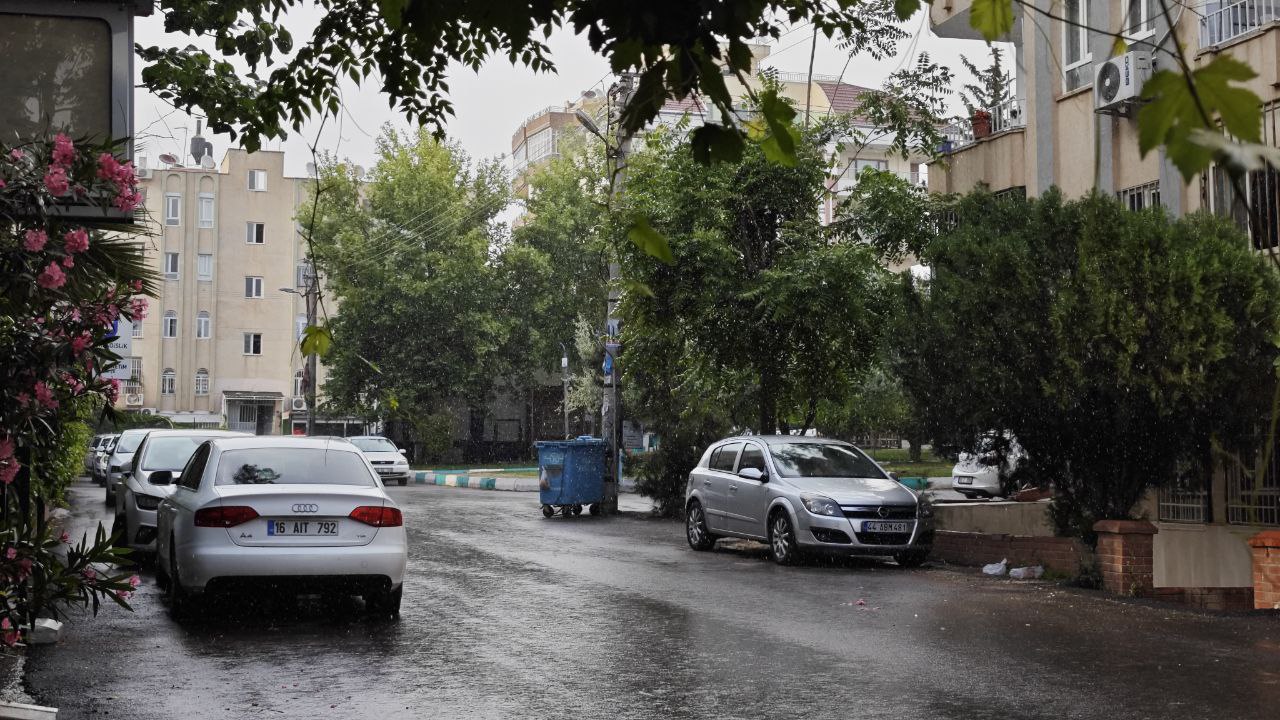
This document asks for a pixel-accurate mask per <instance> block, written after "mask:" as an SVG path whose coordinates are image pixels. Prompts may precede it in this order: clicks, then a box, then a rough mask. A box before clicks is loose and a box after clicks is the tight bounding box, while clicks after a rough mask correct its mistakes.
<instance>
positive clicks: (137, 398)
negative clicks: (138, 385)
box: [124, 393, 142, 405]
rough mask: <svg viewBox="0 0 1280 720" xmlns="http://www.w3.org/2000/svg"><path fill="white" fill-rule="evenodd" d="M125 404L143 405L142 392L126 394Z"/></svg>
mask: <svg viewBox="0 0 1280 720" xmlns="http://www.w3.org/2000/svg"><path fill="white" fill-rule="evenodd" d="M124 404H125V405H141V404H142V393H129V394H127V395H125V396H124Z"/></svg>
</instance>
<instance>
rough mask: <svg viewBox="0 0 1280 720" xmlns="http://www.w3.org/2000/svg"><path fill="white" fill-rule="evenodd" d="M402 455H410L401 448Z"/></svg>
mask: <svg viewBox="0 0 1280 720" xmlns="http://www.w3.org/2000/svg"><path fill="white" fill-rule="evenodd" d="M400 454H401V455H408V454H409V453H408V452H407V451H406V450H405V449H404V448H400Z"/></svg>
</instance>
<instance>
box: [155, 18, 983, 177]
mask: <svg viewBox="0 0 1280 720" xmlns="http://www.w3.org/2000/svg"><path fill="white" fill-rule="evenodd" d="M312 12H314V11H313V10H311V9H306V10H301V11H294V12H293V14H292V15H290V16H289V18H288V20H287V21H286V22H287V25H288V27H289V29H290V31H291V32H292V33H293V34H294V37H295V42H300V41H301V39H302V38H304V37H306V36H309V34H310V30H311V27H312V26H313V23H314V15H311V14H310V13H312ZM904 28H905V29H907V30H908V31H909V32H910V33H911V35H912V36H911V38H908V39H907V40H905V41H903V43H902V44H901V45H900V47H899V53H898V56H897V57H896V58H893V59H891V60H885V61H882V62H876V61H874V60H871V59H870V58H858V59H855V61H854V62H853V63H852V64H851V65H850V66H849V69H848V71H847V72H846V73H845V79H846V82H851V83H854V84H857V85H865V86H870V87H875V86H878V85H879V84H880V83H881V82H882V81H883V80H884V79H885V77H886V76H888V75H889V74H890V73H892V72H893V71H894V70H896V69H897V68H899V67H901V66H902V65H903V64H904V63H908V62H912V61H913V58H914V56H915V55H916V54H918V53H921V52H927V53H929V54H930V56H932V57H933V58H934V59H935V60H937V61H939V62H941V63H943V64H944V65H947V66H948V67H950V68H951V69H952V70H953V71H955V72H956V75H957V77H958V79H959V80H960V81H961V82H967V81H968V80H969V75H968V73H966V72H965V71H964V68H963V67H962V66H961V64H960V59H959V58H960V53H962V52H963V53H964V54H965V55H967V56H968V57H969V58H970V59H971V60H974V61H975V64H977V65H979V66H980V67H981V66H983V65H985V64H986V49H985V48H984V47H983V45H982V44H981V43H979V42H976V41H969V40H950V39H943V38H938V37H936V36H934V35H933V33H932V32H930V30H929V29H928V23H927V15H926V14H925V13H923V12H921V13H920V14H918V15H916V17H914V18H912V19H911V20H910V21H908V22H907V23H904ZM811 37H812V34H811V30H810V28H809V26H807V25H801V26H798V27H796V28H794V29H793V30H792V31H790V32H788V33H786V34H784V35H783V37H781V38H780V39H779V40H777V41H773V42H772V43H771V45H772V46H773V51H772V54H771V56H770V57H769V58H768V59H767V60H766V61H765V65H767V66H770V67H776V68H777V69H779V70H782V71H791V72H805V71H806V70H807V65H808V61H809V47H810V41H811ZM137 41H138V42H139V43H141V44H143V45H167V46H172V47H185V46H187V45H188V44H190V43H191V42H192V40H191V39H190V38H188V37H186V36H181V35H167V34H166V33H165V32H164V19H163V16H162V15H161V14H159V13H157V14H155V15H153V16H151V17H146V18H140V19H139V21H138V23H137ZM548 44H549V45H550V47H551V50H552V57H553V59H554V61H555V63H556V66H557V67H558V68H559V72H557V73H541V74H538V73H534V72H533V71H531V70H529V69H527V68H524V67H513V66H512V65H510V64H509V63H508V62H507V61H506V59H505V58H495V59H493V60H491V61H490V62H489V63H488V65H486V66H485V67H484V68H482V69H481V71H480V72H479V73H475V72H472V71H471V70H469V69H467V68H464V67H461V66H457V67H456V68H455V69H454V70H453V72H452V73H451V74H450V77H449V86H450V91H451V92H450V98H451V99H452V101H453V104H454V110H455V112H456V115H455V117H453V118H452V119H451V120H450V122H449V127H448V133H449V136H450V137H451V138H452V139H455V140H457V141H458V142H460V143H461V144H462V146H463V147H464V148H466V150H467V151H468V152H469V153H471V154H472V155H473V156H475V157H492V156H497V155H503V154H509V153H510V151H511V135H512V133H513V132H515V130H516V128H517V127H518V126H519V125H520V123H521V122H522V121H523V120H524V118H526V117H528V116H529V115H531V114H533V113H535V112H537V111H538V110H541V109H542V108H545V107H547V106H549V105H559V104H562V103H564V102H565V101H566V100H571V99H574V98H577V97H578V96H579V95H580V94H581V92H582V91H583V90H587V89H591V88H593V87H595V88H596V89H597V90H598V89H601V84H602V82H607V80H606V78H607V77H608V64H607V63H606V62H605V60H604V59H603V58H602V57H600V56H598V55H595V54H594V53H592V51H591V49H590V47H589V46H588V45H587V42H586V40H585V39H584V38H583V37H581V36H576V35H574V34H572V33H571V32H570V31H567V30H562V31H560V32H557V33H555V34H553V35H552V36H551V39H550V41H549V43H548ZM1006 57H1007V56H1006ZM845 61H846V56H845V54H844V53H843V52H841V51H840V50H839V49H838V48H836V47H835V43H833V42H831V41H827V40H826V39H825V37H823V36H822V35H819V37H818V47H817V52H816V53H815V59H814V72H815V73H817V74H830V75H838V74H840V71H841V68H842V67H843V66H844V64H845ZM140 71H141V67H139V72H140ZM958 84H959V83H958ZM344 98H345V103H344V104H345V111H344V112H343V113H342V115H341V117H339V118H338V119H337V120H336V121H330V122H329V123H327V124H326V125H325V128H324V131H323V134H322V136H321V138H320V143H319V145H320V147H321V148H322V149H326V150H329V151H333V152H336V153H337V154H338V155H340V156H343V157H349V158H351V159H352V160H353V161H355V162H356V163H358V164H363V165H366V166H368V165H372V164H373V154H374V142H373V141H374V138H375V137H376V135H377V134H378V132H379V128H381V126H383V125H384V124H387V123H391V124H392V125H393V126H396V127H401V128H405V127H408V124H407V123H406V122H405V120H404V118H403V117H401V116H400V115H399V114H398V113H396V112H395V111H394V110H391V109H389V108H388V106H387V101H386V99H385V98H383V97H381V96H380V95H379V93H378V86H377V85H376V84H373V83H371V84H368V85H366V86H365V87H364V88H359V89H358V88H356V87H355V86H354V85H353V84H351V83H350V82H349V81H348V83H347V84H346V85H345V86H344ZM954 104H955V109H956V110H957V111H958V110H959V108H960V105H959V102H958V100H955V101H954ZM135 127H137V128H138V139H139V141H140V142H141V144H142V146H143V149H142V150H141V151H140V152H141V154H144V155H149V156H150V157H151V158H152V162H153V163H155V160H154V158H155V157H156V156H157V155H158V154H159V153H161V152H172V153H181V154H182V155H184V156H185V155H186V153H185V148H186V145H185V144H184V139H185V138H189V137H190V136H191V135H193V134H194V133H195V127H196V118H194V117H191V116H188V115H187V114H186V113H183V112H180V111H175V110H174V109H173V108H172V107H170V106H168V105H166V104H165V103H164V102H163V101H161V100H159V99H158V98H156V97H154V96H152V95H151V94H149V93H146V92H143V91H139V97H138V105H137V114H136V116H135ZM317 128H318V123H313V124H312V125H311V126H309V127H304V128H303V130H302V131H301V132H291V133H290V137H289V138H288V139H287V140H285V141H284V142H278V141H273V142H272V143H270V144H269V145H268V149H273V150H279V149H283V150H285V151H286V153H287V154H286V171H287V172H288V173H289V174H291V175H302V174H303V173H304V172H305V168H306V164H307V163H308V162H309V161H310V159H311V157H310V151H309V149H308V147H309V145H310V143H311V141H312V140H314V139H315V135H316V131H317ZM205 137H206V138H207V139H209V140H211V141H212V142H213V144H214V157H215V158H220V157H221V156H222V153H223V152H224V151H225V150H226V148H227V146H228V145H229V144H231V140H230V138H229V137H227V136H211V135H210V134H209V133H208V132H206V133H205Z"/></svg>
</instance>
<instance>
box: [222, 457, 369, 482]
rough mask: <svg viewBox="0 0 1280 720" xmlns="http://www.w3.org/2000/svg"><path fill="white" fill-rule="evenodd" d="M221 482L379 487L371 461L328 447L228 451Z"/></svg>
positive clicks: (223, 459) (223, 464)
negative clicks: (369, 463)
mask: <svg viewBox="0 0 1280 720" xmlns="http://www.w3.org/2000/svg"><path fill="white" fill-rule="evenodd" d="M216 483H217V484H218V485H262V484H266V483H270V484H272V485H292V484H306V485H313V484H314V485H355V486H359V487H377V481H376V480H374V475H373V473H371V472H369V466H368V463H367V462H366V461H365V459H364V457H363V456H362V455H361V454H360V453H359V451H356V450H355V449H354V448H353V449H352V451H351V452H347V451H344V450H336V449H325V448H261V449H260V448H252V449H248V450H228V451H226V452H224V453H222V455H221V456H220V457H219V460H218V477H217V481H216Z"/></svg>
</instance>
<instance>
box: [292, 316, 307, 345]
mask: <svg viewBox="0 0 1280 720" xmlns="http://www.w3.org/2000/svg"><path fill="white" fill-rule="evenodd" d="M293 329H294V333H295V334H296V335H297V336H298V341H299V342H301V341H302V336H303V335H305V334H306V332H307V316H306V315H298V316H297V317H295V318H294V319H293Z"/></svg>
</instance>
